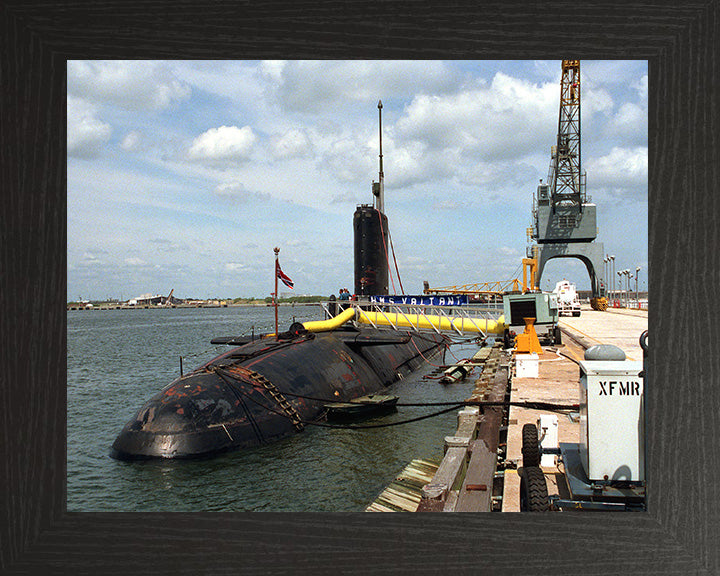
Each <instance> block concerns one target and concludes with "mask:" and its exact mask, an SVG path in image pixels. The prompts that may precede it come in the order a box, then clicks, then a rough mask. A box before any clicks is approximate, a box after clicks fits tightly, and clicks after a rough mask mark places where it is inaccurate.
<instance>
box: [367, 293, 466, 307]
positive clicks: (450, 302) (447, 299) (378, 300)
mask: <svg viewBox="0 0 720 576" xmlns="http://www.w3.org/2000/svg"><path fill="white" fill-rule="evenodd" d="M370 302H371V303H372V304H407V305H410V306H465V305H466V304H467V303H468V299H467V295H466V294H459V295H457V294H456V295H453V296H370Z"/></svg>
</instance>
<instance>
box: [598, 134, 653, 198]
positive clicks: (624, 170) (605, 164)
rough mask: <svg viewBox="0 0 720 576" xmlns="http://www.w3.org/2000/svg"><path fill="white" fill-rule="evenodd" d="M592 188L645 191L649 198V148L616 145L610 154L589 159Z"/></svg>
mask: <svg viewBox="0 0 720 576" xmlns="http://www.w3.org/2000/svg"><path fill="white" fill-rule="evenodd" d="M588 177H589V178H591V180H592V188H608V189H612V190H616V191H621V190H624V191H632V190H635V191H636V193H637V191H640V193H642V192H644V194H645V199H647V196H646V195H647V177H648V150H647V148H645V147H642V146H638V147H636V148H620V147H614V148H613V149H612V150H611V151H610V153H609V154H607V155H606V156H603V157H601V158H597V159H594V160H593V159H591V160H589V161H588Z"/></svg>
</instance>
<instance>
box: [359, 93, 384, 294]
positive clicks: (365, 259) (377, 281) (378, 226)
mask: <svg viewBox="0 0 720 576" xmlns="http://www.w3.org/2000/svg"><path fill="white" fill-rule="evenodd" d="M378 116H379V137H378V141H379V147H380V170H379V177H378V182H373V183H372V193H373V196H374V197H375V198H374V201H375V202H374V203H375V206H371V205H369V204H361V205H360V206H358V207H357V209H356V210H355V214H354V215H353V234H354V246H355V294H357V295H359V296H382V295H387V294H389V287H388V276H389V271H388V268H389V258H388V247H389V246H390V245H389V243H388V237H389V233H388V219H387V216H386V215H385V214H384V211H385V173H384V171H383V153H382V101H379V102H378Z"/></svg>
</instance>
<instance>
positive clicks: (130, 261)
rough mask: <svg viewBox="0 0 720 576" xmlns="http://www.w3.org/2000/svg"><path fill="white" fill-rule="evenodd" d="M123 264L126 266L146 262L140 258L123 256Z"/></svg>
mask: <svg viewBox="0 0 720 576" xmlns="http://www.w3.org/2000/svg"><path fill="white" fill-rule="evenodd" d="M124 262H125V264H127V265H128V266H144V265H145V264H146V262H145V261H144V260H142V259H140V258H125V260H124Z"/></svg>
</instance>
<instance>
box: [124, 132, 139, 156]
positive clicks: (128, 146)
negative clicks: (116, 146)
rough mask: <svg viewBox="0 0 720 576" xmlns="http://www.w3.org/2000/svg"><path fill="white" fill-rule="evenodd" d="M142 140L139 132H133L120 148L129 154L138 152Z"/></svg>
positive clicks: (126, 137)
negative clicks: (134, 151)
mask: <svg viewBox="0 0 720 576" xmlns="http://www.w3.org/2000/svg"><path fill="white" fill-rule="evenodd" d="M140 138H141V136H140V134H139V133H138V132H135V131H132V132H130V133H129V134H127V136H125V138H123V140H122V142H121V143H120V147H121V148H122V149H123V150H127V151H128V152H131V151H133V150H137V149H138V148H139V147H140Z"/></svg>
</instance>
